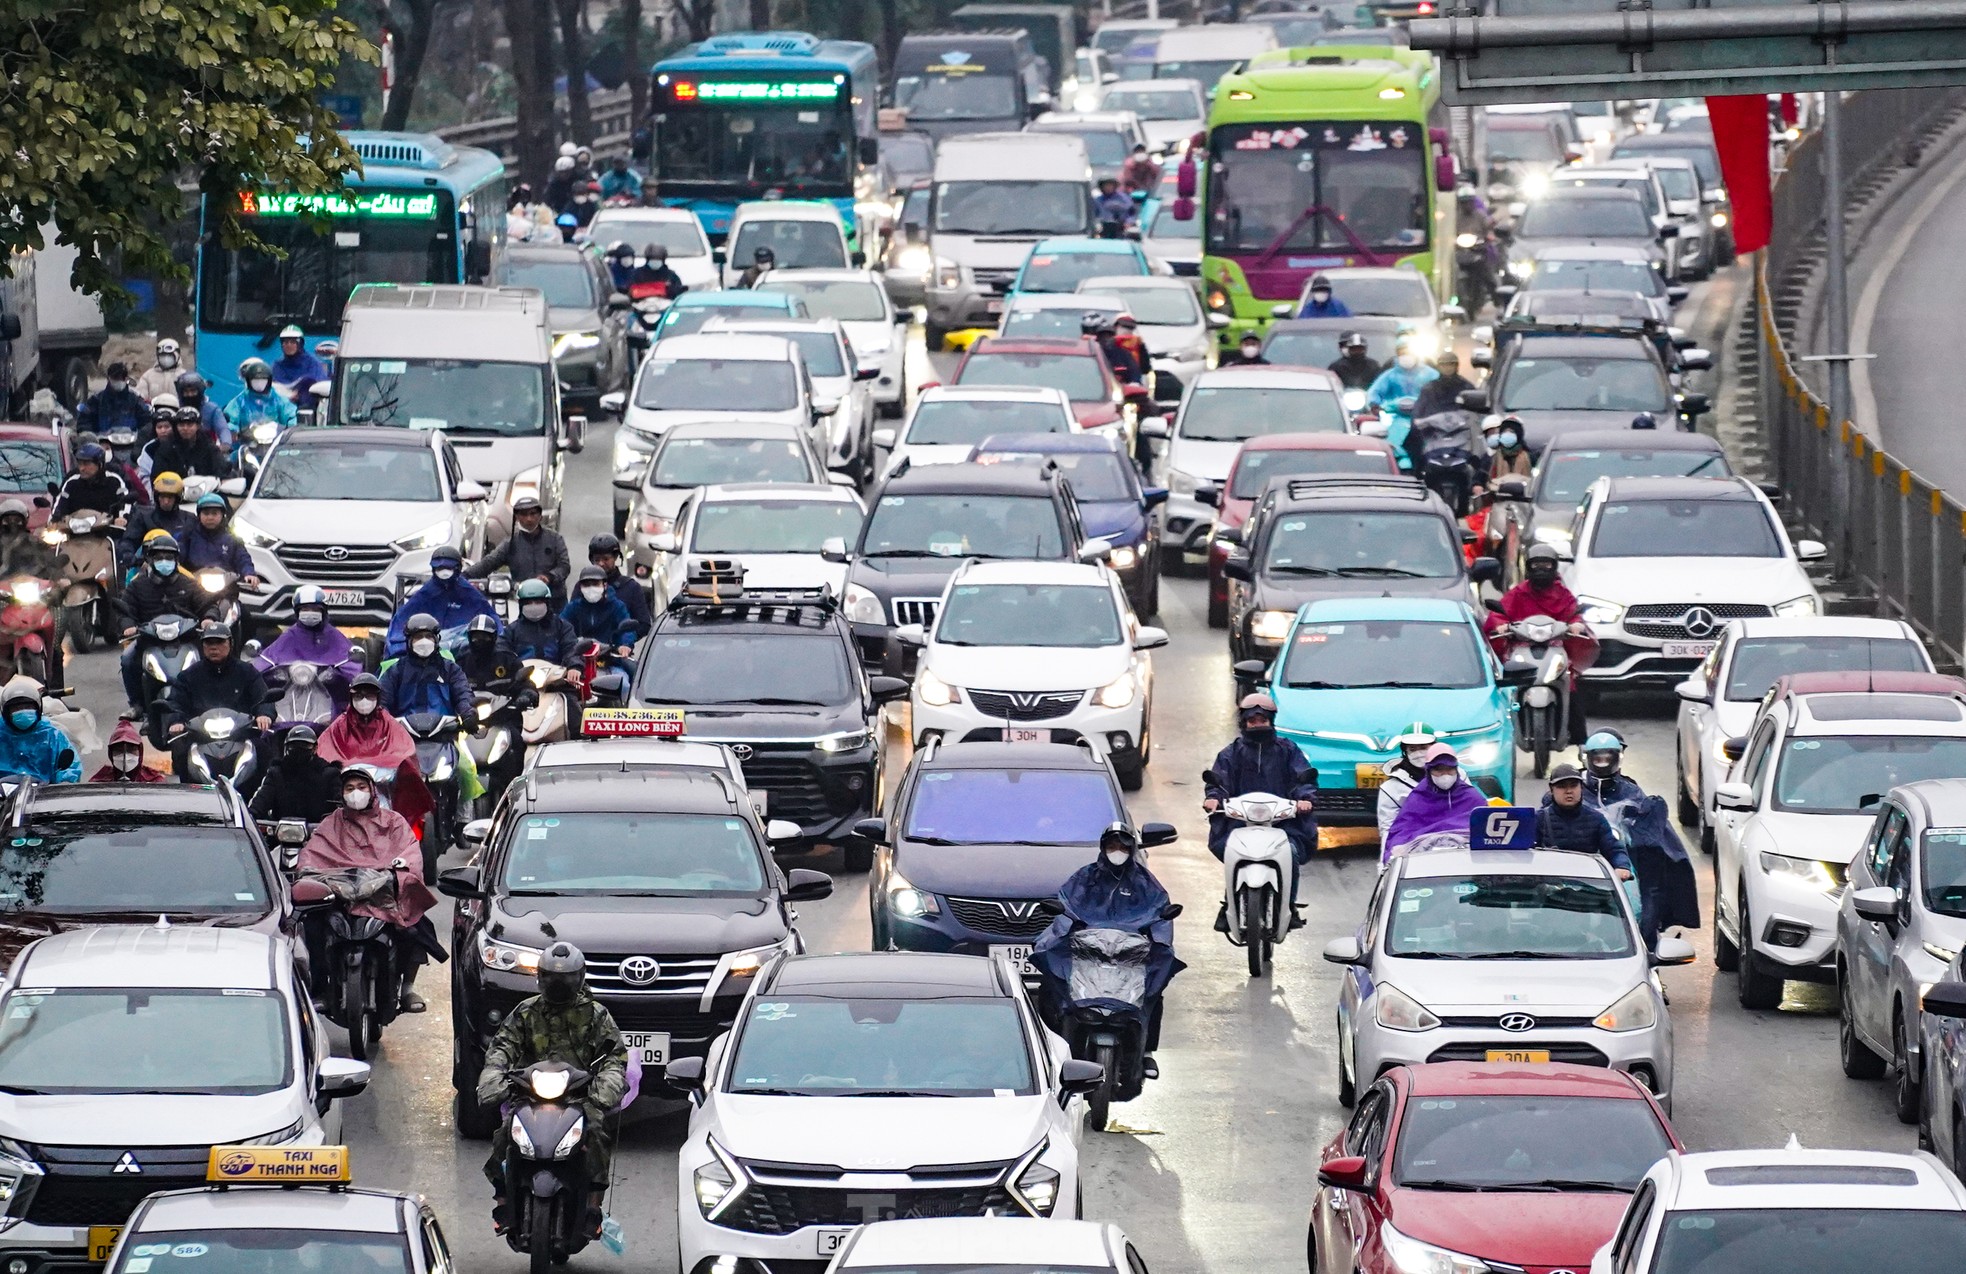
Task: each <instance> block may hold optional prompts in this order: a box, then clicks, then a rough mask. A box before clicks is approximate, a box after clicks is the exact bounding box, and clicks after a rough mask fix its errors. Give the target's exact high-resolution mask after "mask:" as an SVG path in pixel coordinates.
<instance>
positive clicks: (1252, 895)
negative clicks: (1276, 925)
mask: <svg viewBox="0 0 1966 1274" xmlns="http://www.w3.org/2000/svg"><path fill="white" fill-rule="evenodd" d="M1274 897H1275V895H1274V894H1273V893H1272V892H1271V890H1270V887H1269V886H1268V885H1265V886H1263V887H1262V888H1261V889H1245V890H1243V891H1242V898H1241V906H1242V945H1243V951H1244V953H1245V954H1247V955H1248V956H1249V976H1250V977H1252V978H1260V977H1262V976H1263V975H1264V974H1265V973H1268V972H1269V971H1270V906H1271V902H1270V900H1271V899H1272V898H1274Z"/></svg>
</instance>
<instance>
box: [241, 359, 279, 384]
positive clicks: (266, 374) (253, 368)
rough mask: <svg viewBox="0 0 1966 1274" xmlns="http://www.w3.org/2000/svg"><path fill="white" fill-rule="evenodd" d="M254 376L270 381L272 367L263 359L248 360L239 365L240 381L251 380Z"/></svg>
mask: <svg viewBox="0 0 1966 1274" xmlns="http://www.w3.org/2000/svg"><path fill="white" fill-rule="evenodd" d="M256 376H257V377H263V378H265V379H267V380H271V379H272V378H273V368H272V365H271V364H269V363H268V362H267V361H266V360H265V359H263V358H249V359H247V360H246V361H245V362H243V363H241V364H239V379H240V380H251V379H253V378H254V377H256Z"/></svg>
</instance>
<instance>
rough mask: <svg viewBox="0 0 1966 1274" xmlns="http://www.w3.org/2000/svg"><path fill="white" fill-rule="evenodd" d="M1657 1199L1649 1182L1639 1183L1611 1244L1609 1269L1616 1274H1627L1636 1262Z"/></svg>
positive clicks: (1655, 1190)
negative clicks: (1646, 1225)
mask: <svg viewBox="0 0 1966 1274" xmlns="http://www.w3.org/2000/svg"><path fill="white" fill-rule="evenodd" d="M1658 1199H1659V1192H1658V1189H1657V1187H1656V1186H1654V1185H1653V1184H1652V1182H1651V1181H1650V1180H1646V1181H1643V1182H1640V1183H1639V1187H1638V1193H1637V1194H1635V1195H1633V1196H1632V1201H1631V1206H1630V1207H1628V1208H1626V1209H1625V1219H1624V1221H1623V1222H1622V1223H1621V1224H1620V1225H1619V1226H1618V1237H1617V1238H1615V1239H1613V1240H1612V1242H1611V1267H1612V1269H1613V1270H1615V1271H1617V1274H1629V1272H1630V1270H1631V1269H1632V1267H1633V1264H1634V1263H1635V1262H1636V1261H1637V1259H1638V1253H1639V1250H1640V1249H1641V1248H1643V1247H1644V1246H1645V1223H1646V1222H1647V1221H1649V1220H1650V1219H1651V1217H1652V1206H1653V1205H1654V1204H1655V1203H1657V1202H1658Z"/></svg>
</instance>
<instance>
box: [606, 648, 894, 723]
mask: <svg viewBox="0 0 1966 1274" xmlns="http://www.w3.org/2000/svg"><path fill="white" fill-rule="evenodd" d="M652 644H653V646H654V649H653V650H651V651H649V652H648V656H647V657H646V658H644V659H643V661H642V682H641V685H640V687H638V689H637V693H638V694H639V695H640V696H641V700H642V702H643V703H654V704H683V705H691V704H694V705H696V706H698V707H702V706H705V705H709V704H720V703H734V704H746V703H763V704H776V705H781V706H797V705H801V704H803V705H807V706H813V707H831V706H834V705H836V704H840V703H844V702H846V701H847V700H848V699H849V698H852V697H853V695H854V693H855V688H856V686H857V685H858V681H857V680H856V678H855V676H854V671H853V669H852V668H850V667H848V665H847V654H846V650H845V648H844V647H842V646H841V645H840V643H839V641H838V640H837V639H835V638H834V636H833V635H832V634H831V633H830V632H824V633H821V634H819V635H817V636H814V635H812V634H811V633H804V634H799V633H739V632H698V631H690V630H687V629H685V630H678V631H670V632H663V633H659V634H657V635H656V636H655V637H654V638H653V639H652Z"/></svg>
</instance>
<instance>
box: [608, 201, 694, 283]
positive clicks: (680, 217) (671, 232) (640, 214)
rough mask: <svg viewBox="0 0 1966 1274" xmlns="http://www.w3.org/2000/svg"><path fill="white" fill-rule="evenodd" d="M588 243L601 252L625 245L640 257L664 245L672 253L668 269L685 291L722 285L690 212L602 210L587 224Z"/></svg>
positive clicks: (648, 209) (673, 210) (684, 210)
mask: <svg viewBox="0 0 1966 1274" xmlns="http://www.w3.org/2000/svg"><path fill="white" fill-rule="evenodd" d="M587 241H588V242H589V243H591V244H593V245H594V246H595V247H596V248H599V249H602V250H605V249H606V248H607V246H608V245H609V244H612V243H625V244H627V245H628V246H629V247H631V248H633V249H634V250H635V255H636V256H638V257H639V256H642V255H644V253H645V252H646V251H647V250H648V248H649V246H650V245H651V244H661V245H662V247H663V248H665V249H666V250H667V251H668V253H669V268H670V269H671V270H674V271H675V272H676V277H677V278H679V279H681V280H682V281H683V286H684V287H686V288H689V289H690V290H691V291H697V292H701V291H710V290H714V289H715V288H716V287H717V286H718V283H719V280H718V278H717V263H716V262H715V261H713V260H711V259H710V240H709V239H708V238H706V237H705V236H704V233H703V222H702V221H700V220H698V218H697V215H696V214H695V213H694V212H691V211H690V210H689V209H687V208H603V209H601V210H600V211H599V212H597V213H595V214H594V220H593V221H591V222H589V223H588V226H587Z"/></svg>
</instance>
